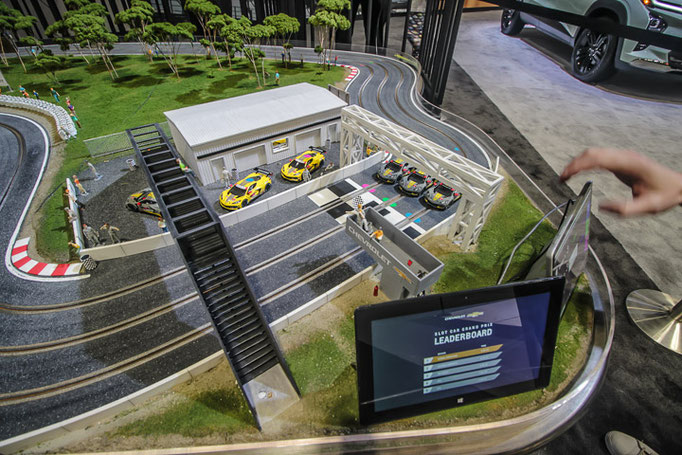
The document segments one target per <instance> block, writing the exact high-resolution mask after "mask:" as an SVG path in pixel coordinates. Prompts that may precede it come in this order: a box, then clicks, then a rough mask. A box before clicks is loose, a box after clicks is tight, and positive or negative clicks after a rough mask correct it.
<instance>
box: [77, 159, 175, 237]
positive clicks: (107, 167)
mask: <svg viewBox="0 0 682 455" xmlns="http://www.w3.org/2000/svg"><path fill="white" fill-rule="evenodd" d="M126 159H128V157H119V158H114V159H112V160H111V161H107V162H103V163H98V164H97V165H96V168H97V171H98V172H99V173H100V174H102V175H104V176H105V177H103V178H102V179H101V180H99V181H97V180H94V179H93V178H92V173H91V172H90V170H89V168H88V169H86V170H84V171H82V172H81V174H82V175H83V177H80V176H79V179H81V183H82V184H83V186H84V187H85V189H86V191H88V195H87V196H81V197H80V198H79V199H80V200H81V201H82V202H83V203H84V204H85V207H84V208H83V209H82V210H81V217H82V218H81V220H82V221H83V222H84V223H87V224H89V225H90V226H91V227H92V228H94V229H97V230H98V232H99V236H100V239H101V240H102V243H103V244H105V245H107V244H110V243H111V240H110V239H109V235H108V234H107V233H106V232H105V231H101V230H99V228H100V226H102V224H103V223H109V224H110V225H112V226H116V227H117V228H119V229H120V232H119V233H118V234H119V237H120V239H121V241H124V242H125V241H127V240H136V239H141V238H144V237H148V236H150V235H156V234H160V233H161V232H162V231H161V229H159V227H158V226H157V224H156V217H154V216H153V215H148V214H146V213H136V212H131V211H130V210H128V209H126V208H125V203H126V200H127V199H128V196H130V195H131V194H133V193H137V192H138V191H140V190H142V189H144V188H149V183H148V182H147V179H146V176H145V175H144V172H143V171H142V170H141V169H137V170H135V171H130V170H129V168H128V166H127V165H126V163H125V160H126ZM86 178H87V179H88V180H85V179H86Z"/></svg>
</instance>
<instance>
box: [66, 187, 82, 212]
mask: <svg viewBox="0 0 682 455" xmlns="http://www.w3.org/2000/svg"><path fill="white" fill-rule="evenodd" d="M64 196H66V197H68V198H69V200H70V201H71V202H72V203H73V204H74V205H77V206H78V207H80V208H83V203H82V202H81V201H79V200H78V198H77V197H76V195H75V194H72V193H71V191H69V189H68V188H67V189H66V190H64Z"/></svg>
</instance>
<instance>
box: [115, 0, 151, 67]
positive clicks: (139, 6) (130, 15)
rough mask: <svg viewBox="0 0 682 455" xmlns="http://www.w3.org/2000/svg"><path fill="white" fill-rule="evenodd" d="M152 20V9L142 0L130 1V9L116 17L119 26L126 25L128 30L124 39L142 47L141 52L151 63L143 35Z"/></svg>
mask: <svg viewBox="0 0 682 455" xmlns="http://www.w3.org/2000/svg"><path fill="white" fill-rule="evenodd" d="M153 18H154V8H152V5H150V4H149V2H146V1H144V0H132V2H130V8H128V9H127V10H124V11H121V12H120V13H118V14H117V15H116V21H117V22H119V23H121V24H126V25H128V27H129V28H130V30H129V31H128V33H126V36H125V38H126V39H127V40H131V41H132V40H136V41H138V42H139V43H140V45H141V46H142V51H143V52H144V53H145V54H146V55H147V56H148V58H149V61H150V62H151V61H153V57H152V54H151V52H149V50H150V49H149V47H148V46H147V44H146V43H145V42H144V38H143V37H144V33H145V31H146V29H147V27H148V26H149V24H151V23H152V22H153Z"/></svg>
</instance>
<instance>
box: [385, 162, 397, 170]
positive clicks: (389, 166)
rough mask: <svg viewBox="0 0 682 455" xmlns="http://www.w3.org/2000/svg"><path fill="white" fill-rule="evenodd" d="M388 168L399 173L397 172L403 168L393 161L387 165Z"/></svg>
mask: <svg viewBox="0 0 682 455" xmlns="http://www.w3.org/2000/svg"><path fill="white" fill-rule="evenodd" d="M386 167H387V168H388V169H390V170H392V171H393V172H397V171H399V170H400V167H401V166H400V165H399V164H398V163H396V162H395V161H391V162H390V163H388V164H387V165H386Z"/></svg>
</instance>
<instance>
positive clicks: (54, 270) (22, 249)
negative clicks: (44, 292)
mask: <svg viewBox="0 0 682 455" xmlns="http://www.w3.org/2000/svg"><path fill="white" fill-rule="evenodd" d="M29 240H31V238H30V237H26V238H25V239H21V240H17V241H16V242H15V243H14V247H13V248H12V265H13V266H14V267H16V268H17V269H19V270H21V271H22V272H24V273H28V274H29V275H36V276H44V277H50V276H70V275H79V274H80V271H81V267H82V266H83V264H81V263H80V262H77V263H74V264H48V263H46V262H39V261H36V260H34V259H31V258H30V257H29V256H28V242H29Z"/></svg>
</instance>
